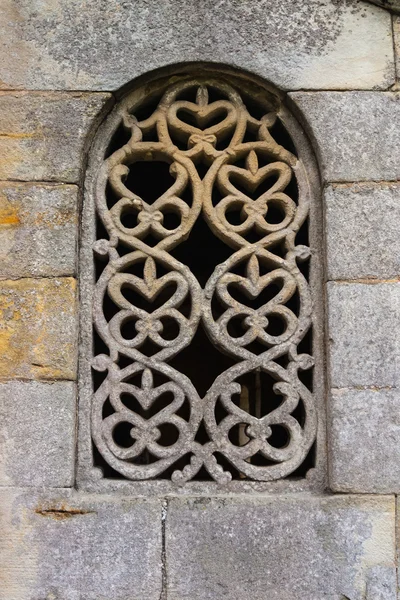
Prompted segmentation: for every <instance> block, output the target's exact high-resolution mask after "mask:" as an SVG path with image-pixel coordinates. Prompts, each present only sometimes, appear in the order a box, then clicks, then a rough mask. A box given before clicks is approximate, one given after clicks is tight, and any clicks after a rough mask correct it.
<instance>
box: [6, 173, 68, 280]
mask: <svg viewBox="0 0 400 600" xmlns="http://www.w3.org/2000/svg"><path fill="white" fill-rule="evenodd" d="M77 233H78V188H77V187H76V186H72V185H49V184H40V185H31V184H23V183H21V184H16V183H12V184H10V183H0V277H11V278H17V277H30V276H51V275H74V274H75V253H76V244H77Z"/></svg>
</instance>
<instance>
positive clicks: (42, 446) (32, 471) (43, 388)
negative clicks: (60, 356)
mask: <svg viewBox="0 0 400 600" xmlns="http://www.w3.org/2000/svg"><path fill="white" fill-rule="evenodd" d="M75 413H76V390H75V384H74V383H72V382H71V381H59V382H53V383H43V382H38V381H29V382H28V381H10V382H8V383H1V384H0V485H3V486H20V487H24V486H25V487H27V486H36V487H39V486H48V487H68V486H71V485H72V484H73V478H74V461H75V457H74V448H75Z"/></svg>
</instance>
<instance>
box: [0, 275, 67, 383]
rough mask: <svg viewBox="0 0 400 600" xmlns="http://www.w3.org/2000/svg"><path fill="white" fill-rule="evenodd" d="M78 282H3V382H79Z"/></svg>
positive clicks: (0, 285) (0, 374) (0, 340)
mask: <svg viewBox="0 0 400 600" xmlns="http://www.w3.org/2000/svg"><path fill="white" fill-rule="evenodd" d="M76 311H77V306H76V280H75V279H73V278H71V277H65V278H61V279H19V280H16V281H1V282H0V379H10V378H13V377H21V378H25V379H75V377H76V362H77V323H76V321H77V315H76Z"/></svg>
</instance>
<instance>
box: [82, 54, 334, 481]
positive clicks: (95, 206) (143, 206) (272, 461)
mask: <svg viewBox="0 0 400 600" xmlns="http://www.w3.org/2000/svg"><path fill="white" fill-rule="evenodd" d="M121 96H122V97H121V98H120V99H119V101H118V102H117V104H116V106H115V108H114V109H113V111H112V112H111V114H110V115H109V117H108V118H107V119H106V120H105V122H104V123H103V125H102V126H101V128H100V129H99V131H98V133H97V135H96V137H95V141H94V143H93V145H92V148H91V151H90V155H89V167H88V171H87V178H86V186H85V187H86V196H85V200H84V209H83V224H82V225H83V226H82V246H81V302H82V311H81V314H82V317H81V328H82V352H81V360H80V365H81V367H80V434H79V440H80V441H79V446H80V448H79V450H80V452H79V456H80V460H79V464H80V478H81V479H82V481H83V482H91V484H93V480H94V479H95V480H96V481H98V482H99V485H101V486H103V485H109V484H110V481H111V482H113V485H116V481H117V480H118V479H121V480H122V483H121V482H119V483H118V485H119V484H121V485H126V484H127V482H128V481H131V482H132V485H135V486H136V488H137V489H139V488H138V486H139V487H140V488H143V489H145V490H152V489H154V487H155V488H156V489H157V490H164V489H170V487H171V486H176V485H179V486H186V487H187V489H192V487H193V485H194V486H198V485H207V486H215V485H218V486H223V487H225V488H227V489H230V490H236V489H243V488H245V489H254V490H264V489H269V487H270V486H274V485H278V484H279V485H282V483H281V480H283V479H284V480H285V484H284V485H287V486H289V487H295V488H296V486H297V488H301V487H304V486H308V485H309V483H310V482H312V483H314V482H316V485H317V484H318V482H319V481H320V480H321V473H322V471H323V469H324V461H325V457H324V451H323V447H324V443H323V439H324V436H325V432H324V425H323V423H324V385H323V350H322V338H323V306H322V291H321V289H322V267H321V265H322V262H323V260H322V247H321V237H322V234H321V231H322V224H321V217H320V202H319V195H320V191H319V177H318V170H317V167H316V162H315V159H314V156H313V152H312V149H311V147H310V144H309V142H308V140H307V137H306V135H305V133H304V131H303V130H302V128H301V127H300V125H299V123H298V122H297V120H296V118H295V117H294V115H293V114H292V112H291V111H290V110H289V109H288V108H287V106H286V102H285V96H284V94H283V93H282V92H280V91H279V90H277V89H276V88H275V87H274V86H272V85H271V84H268V83H265V82H263V81H262V80H260V79H259V78H257V77H254V76H252V75H250V74H247V73H244V72H242V71H240V72H238V71H233V70H232V69H229V68H227V67H224V66H218V65H201V64H199V65H193V64H191V65H182V66H178V67H174V68H168V69H166V70H164V71H163V70H160V71H157V72H156V73H152V74H149V75H147V76H146V77H143V78H140V79H139V80H138V81H137V82H134V84H129V85H128V86H126V88H125V89H124V93H123V94H122V95H121ZM260 190H261V191H260ZM205 232H207V233H205ZM202 236H204V237H202ZM211 238H212V239H211ZM204 240H207V242H204ZM203 246H204V247H205V249H204V251H203V253H204V259H203V258H202V255H201V253H198V248H199V247H203ZM181 248H183V250H181ZM206 248H208V249H210V248H211V251H209V252H206ZM206 254H207V256H206ZM194 255H195V256H196V257H197V258H195V259H194V258H193V256H194ZM184 257H186V259H185V258H184ZM212 261H214V263H213V264H212V265H211V266H212V269H211V270H210V265H209V263H212ZM204 263H207V267H208V271H207V269H206V268H204ZM233 289H235V293H233V292H232V290H233ZM171 290H172V292H171ZM239 292H240V293H239ZM246 299H247V300H246ZM154 304H155V305H156V306H155V307H154ZM173 331H174V333H173ZM200 338H201V339H200ZM207 343H208V344H209V345H208V346H207ZM193 347H195V350H194V351H193ZM196 348H198V349H197V351H196ZM196 352H197V353H196ZM185 355H186V357H187V360H186V361H185ZM217 355H218V356H217ZM182 357H183V358H182ZM207 360H208V362H207ZM194 365H195V367H196V368H195V369H193V366H194ZM218 366H219V369H218ZM91 368H92V370H91ZM210 373H211V375H210ZM214 373H215V376H213V374H214ZM209 376H210V381H209V382H208V384H207V385H206V382H207V377H209ZM204 386H205V387H204ZM203 387H204V389H203ZM167 397H169V400H168V399H167ZM156 406H158V409H156V408H155V407H156ZM318 419H319V420H320V426H318ZM299 482H300V483H299Z"/></svg>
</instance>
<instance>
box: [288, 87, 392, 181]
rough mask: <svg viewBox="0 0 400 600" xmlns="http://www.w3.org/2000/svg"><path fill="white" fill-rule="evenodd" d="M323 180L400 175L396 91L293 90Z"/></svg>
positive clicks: (389, 178)
mask: <svg viewBox="0 0 400 600" xmlns="http://www.w3.org/2000/svg"><path fill="white" fill-rule="evenodd" d="M290 97H291V98H292V99H293V100H294V102H295V104H296V106H297V108H298V109H299V110H300V117H301V118H302V119H303V120H304V124H305V127H306V128H307V129H308V130H309V132H310V134H311V137H312V138H313V140H314V142H315V147H316V150H317V152H318V154H319V160H320V167H321V169H322V175H323V177H324V179H325V180H326V181H328V182H329V181H370V180H379V181H380V180H392V179H400V150H399V149H400V95H399V94H397V93H394V92H387V93H378V92H346V93H343V92H295V93H291V94H290Z"/></svg>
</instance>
